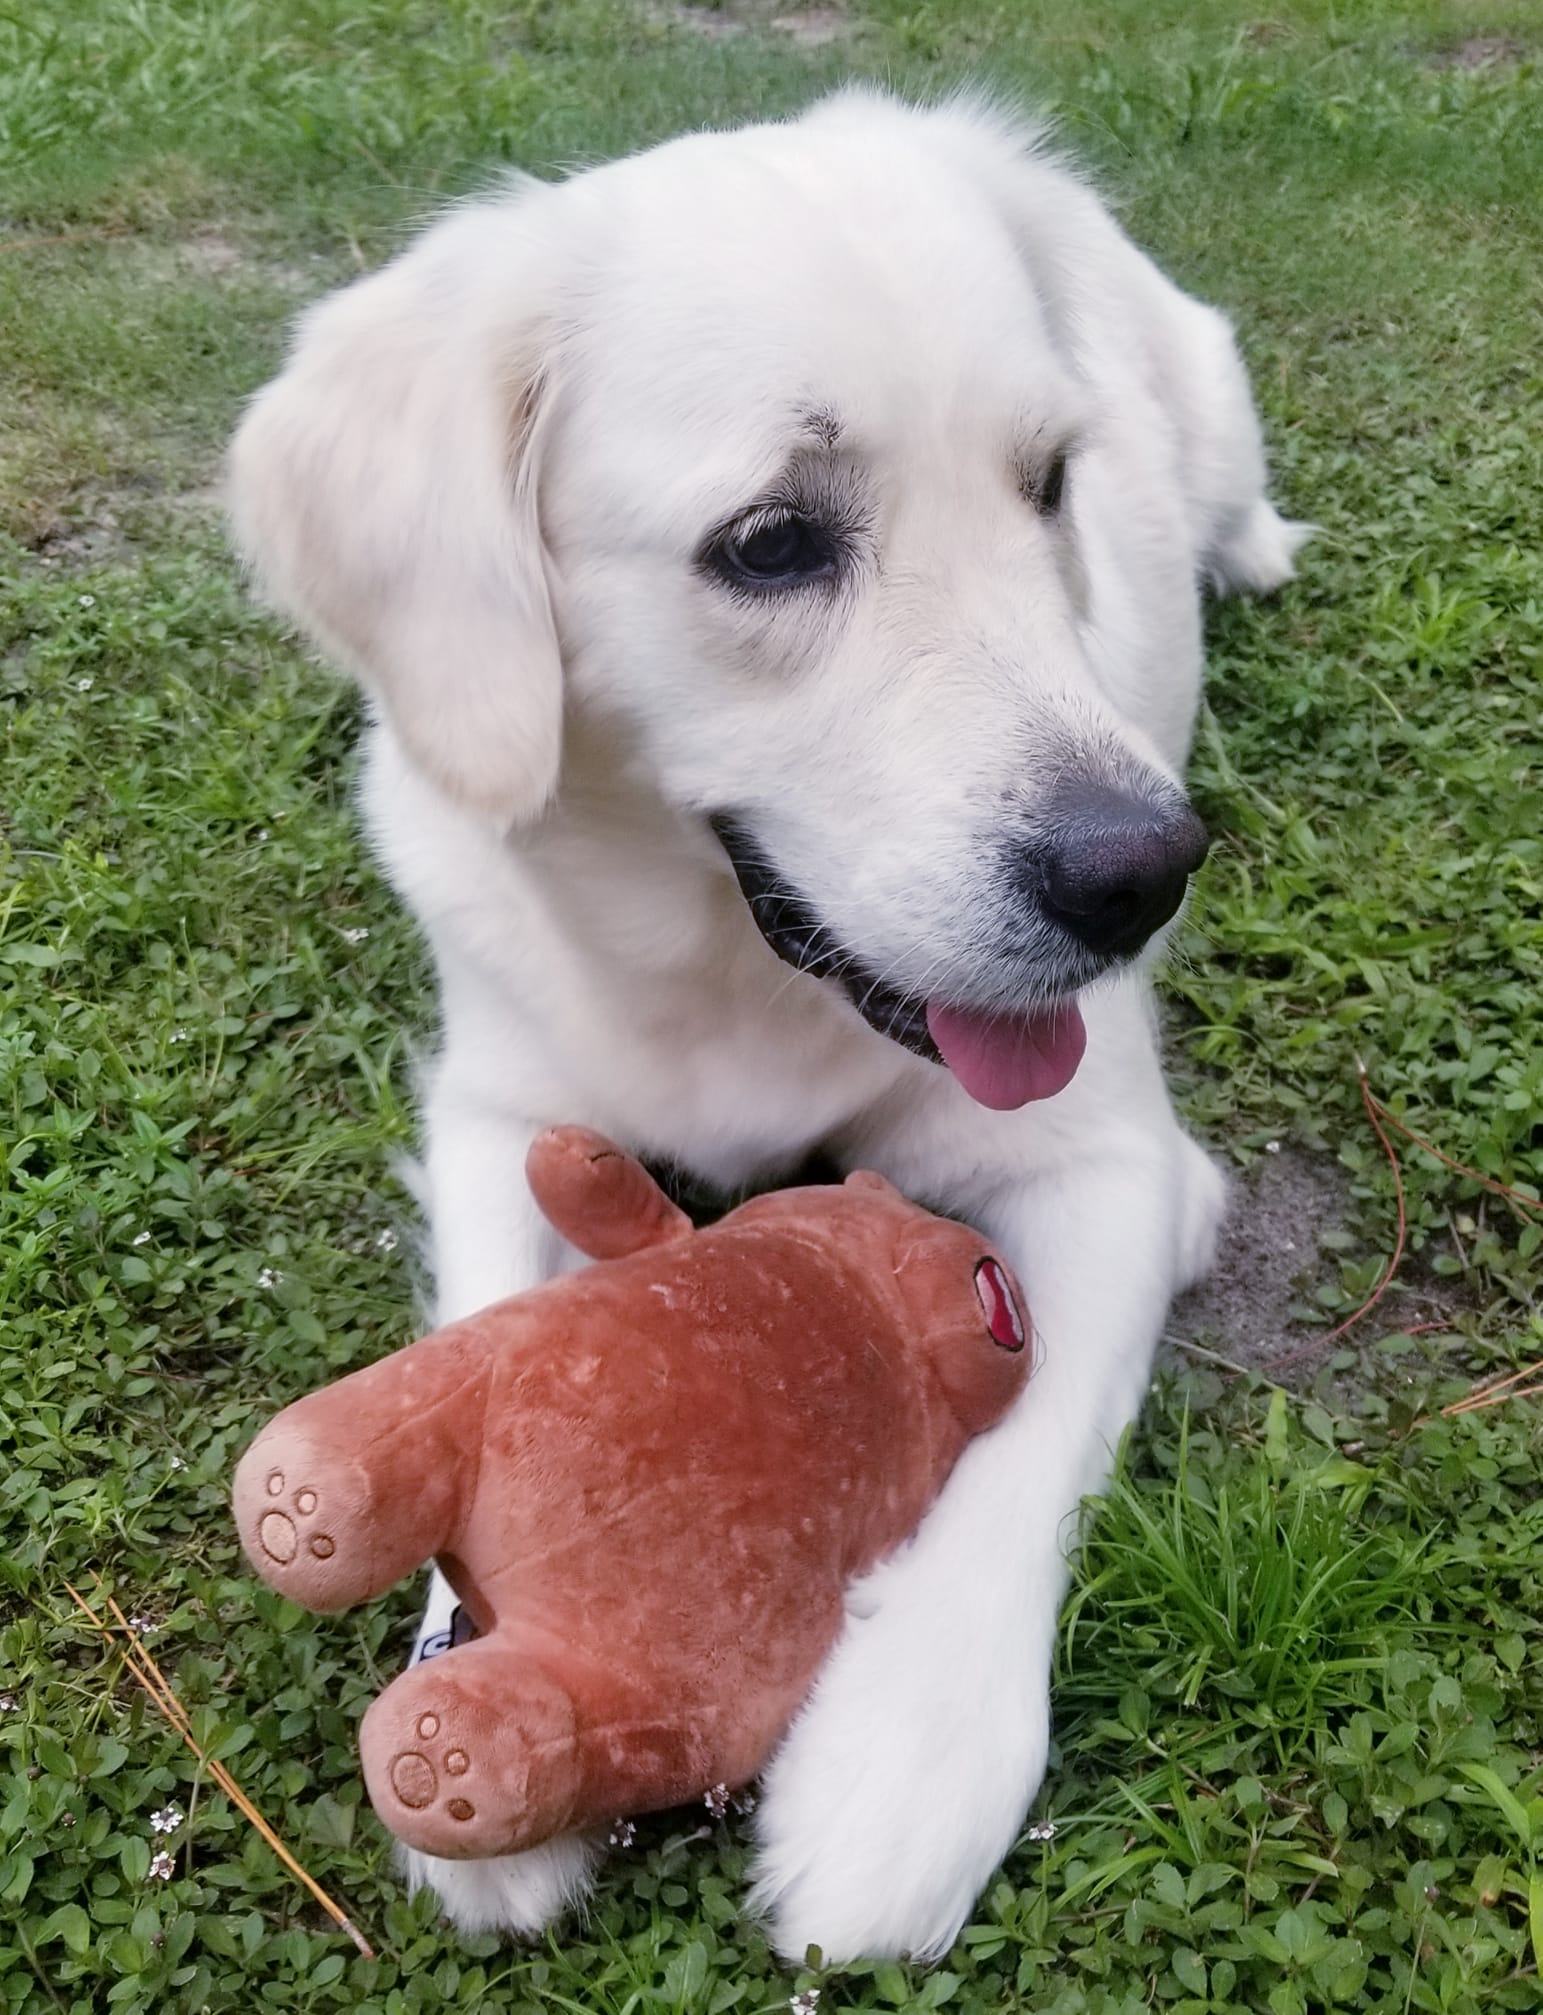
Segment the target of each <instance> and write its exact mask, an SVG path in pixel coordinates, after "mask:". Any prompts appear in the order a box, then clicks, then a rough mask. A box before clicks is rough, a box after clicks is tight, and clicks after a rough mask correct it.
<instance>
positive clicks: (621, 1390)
mask: <svg viewBox="0 0 1543 2015" xmlns="http://www.w3.org/2000/svg"><path fill="white" fill-rule="evenodd" d="M528 1172H529V1176H530V1181H531V1187H532V1190H533V1192H534V1194H535V1195H536V1197H537V1199H538V1201H539V1202H540V1204H541V1206H542V1208H543V1210H544V1211H545V1212H546V1214H547V1216H548V1217H549V1218H550V1220H551V1222H552V1223H553V1225H554V1226H555V1228H556V1229H557V1230H558V1231H560V1232H561V1233H562V1234H563V1235H564V1236H565V1237H566V1238H568V1239H569V1240H571V1241H572V1242H573V1243H574V1244H575V1245H577V1246H579V1247H580V1249H581V1250H583V1251H585V1252H587V1253H589V1254H590V1255H592V1256H593V1257H594V1258H596V1259H597V1260H598V1261H599V1262H600V1263H599V1264H597V1265H595V1266H592V1267H589V1268H587V1269H585V1270H583V1271H582V1272H580V1273H577V1274H570V1275H565V1276H563V1277H562V1278H560V1279H558V1280H555V1281H552V1282H549V1283H548V1284H547V1285H546V1286H544V1287H541V1288H538V1289H536V1290H534V1291H533V1292H531V1293H530V1294H526V1295H520V1296H516V1297H515V1298H514V1299H513V1300H511V1301H507V1302H503V1303H500V1304H499V1305H498V1306H497V1307H495V1308H492V1309H488V1310H485V1311H484V1312H483V1313H482V1314H481V1315H478V1316H474V1317H472V1318H470V1319H469V1320H468V1321H466V1322H462V1323H457V1324H454V1325H452V1326H451V1327H450V1328H448V1329H445V1330H442V1331H440V1332H439V1333H438V1334H437V1335H435V1336H432V1337H427V1338H425V1339H424V1340H423V1342H421V1343H418V1344H414V1345H413V1346H412V1347H411V1348H410V1349H408V1350H405V1351H401V1352H399V1353H398V1354H397V1355H396V1356H395V1357H392V1358H388V1359H386V1360H384V1361H383V1362H382V1363H380V1364H377V1365H373V1366H371V1367H370V1368H369V1369H368V1370H366V1371H362V1372H356V1373H354V1374H353V1375H352V1376H351V1377H349V1378H345V1379H343V1380H341V1381H340V1382H339V1383H338V1384H337V1385H335V1386H332V1387H330V1388H328V1389H327V1390H326V1391H324V1392H320V1393H315V1394H312V1395H311V1397H310V1398H308V1399H304V1400H301V1401H299V1402H298V1403H297V1404H296V1405H294V1406H292V1407H289V1408H288V1409H286V1411H285V1412H284V1413H282V1414H281V1415H280V1416H279V1417H278V1419H277V1420H275V1421H273V1422H271V1423H270V1424H269V1426H268V1427H267V1428H265V1429H264V1431H263V1432H262V1434H260V1435H259V1436H258V1438H257V1440H256V1441H255V1442H254V1443H253V1445H252V1447H251V1448H250V1449H249V1450H248V1451H247V1453H246V1455H245V1456H244V1457H243V1459H242V1462H241V1464H240V1467H239V1469H238V1471H237V1475H236V1488H235V1507H236V1516H237V1521H238V1524H239V1527H240V1531H241V1537H242V1543H243V1545H244V1546H245V1548H246V1550H247V1553H248V1556H249V1557H250V1559H251V1560H252V1563H253V1565H254V1566H255V1567H256V1568H257V1569H258V1571H259V1572H260V1573H261V1574H262V1575H263V1576H264V1578H265V1579H266V1580H268V1581H270V1582H271V1583H272V1584H273V1585H274V1586H275V1587H277V1588H280V1589H282V1590H283V1591H284V1592H285V1593H286V1594H288V1595H290V1596H292V1597H293V1598H294V1599H295V1600H297V1601H300V1602H303V1603H305V1604H306V1605H307V1606H309V1607H311V1608H316V1609H339V1608H346V1607H348V1606H349V1605H350V1604H352V1603H354V1602H358V1601H362V1600H364V1599H366V1598H367V1597H369V1596H371V1595H375V1594H379V1593H381V1592H383V1591H384V1590H385V1589H387V1588H389V1587H390V1586H391V1585H392V1584H393V1582H395V1581H397V1580H398V1579H400V1578H401V1577H402V1576H403V1575H404V1574H406V1573H409V1572H411V1570H412V1569H413V1568H415V1567H418V1566H421V1565H422V1564H423V1563H424V1562H425V1561H426V1560H427V1559H429V1558H430V1557H431V1556H435V1557H437V1558H438V1559H439V1561H440V1564H441V1566H442V1567H443V1568H444V1570H445V1572H446V1573H447V1575H448V1576H449V1578H450V1580H451V1582H452V1584H453V1585H454V1586H455V1588H456V1591H457V1594H458V1595H459V1596H460V1598H461V1600H462V1602H463V1604H464V1605H465V1607H466V1610H467V1612H468V1613H469V1615H470V1617H471V1618H472V1620H473V1622H474V1624H475V1628H476V1630H477V1633H478V1634H477V1636H476V1637H475V1638H474V1640H473V1641H471V1642H469V1643H465V1644H462V1645H460V1646H458V1647H457V1648H456V1649H455V1650H452V1651H449V1652H447V1653H445V1654H444V1656H442V1657H441V1658H438V1659H435V1660H433V1661H431V1662H429V1663H426V1664H420V1665H418V1666H416V1667H414V1668H413V1669H412V1670H410V1671H408V1672H406V1673H404V1674H403V1675H402V1676H401V1677H400V1678H399V1679H397V1680H396V1681H395V1682H394V1683H393V1684H392V1685H391V1686H390V1687H388V1688H387V1690H386V1692H385V1693H384V1694H383V1695H382V1696H381V1697H380V1699H379V1700H377V1701H376V1703H375V1705H374V1706H373V1707H372V1708H371V1710H370V1712H369V1714H368V1715H367V1716H366V1718H365V1724H364V1730H363V1733H362V1737H361V1748H362V1752H363V1757H364V1765H365V1776H366V1779H367V1782H368V1784H369V1788H370V1795H371V1797H372V1799H373V1800H374V1803H375V1806H376V1809H377V1810H378V1811H379V1812H380V1814H381V1816H382V1817H383V1818H384V1819H385V1821H386V1823H387V1824H388V1825H389V1826H390V1827H391V1828H392V1830H393V1831H394V1832H396V1833H397V1834H399V1835H400V1837H401V1838H403V1839H404V1840H407V1841H408V1842H409V1843H410V1844H411V1845H414V1846H417V1847H421V1848H423V1849H425V1850H426V1851H428V1852H430V1853H435V1854H444V1855H459V1856H467V1855H483V1854H495V1853H501V1852H505V1851H509V1850H511V1849H514V1848H519V1847H527V1846H531V1845H533V1844H535V1843H536V1842H537V1841H539V1840H541V1839H543V1838H545V1837H547V1836H548V1835H550V1834H552V1833H554V1832H557V1831H560V1830H565V1829H568V1828H571V1827H574V1826H579V1825H584V1824H587V1823H590V1822H593V1821H596V1820H602V1819H607V1818H610V1817H612V1816H614V1815H616V1814H617V1813H621V1812H629V1811H641V1810H647V1809H651V1808H654V1807H657V1806H661V1805H667V1804H673V1803H676V1802H678V1801H680V1800H682V1799H685V1798H689V1797H692V1796H695V1795H700V1794H701V1793H702V1792H703V1791H705V1790H706V1789H708V1788H709V1787H711V1786H713V1785H716V1784H728V1785H732V1784H737V1783H742V1782H744V1781H745V1780H746V1779H747V1778H749V1777H751V1776H753V1775H754V1774H755V1772H756V1771H757V1770H758V1769H759V1768H760V1767H761V1766H762V1764H763V1763H764V1762H765V1761H766V1759H767V1757H768V1755H769V1753H770V1751H771V1749H772V1747H773V1746H774V1745H775V1743H776V1741H777V1740H778V1738H779V1737H780V1735H781V1734H782V1732H783V1730H784V1729H785V1728H786V1726H787V1724H788V1722H789V1720H790V1719H791V1718H792V1715H793V1714H794V1713H795V1712H796V1711H797V1708H798V1707H799V1705H800V1704H801V1702H802V1700H803V1699H804V1697H805V1695H806V1693H807V1691H808V1688H809V1686H810V1684H811V1682H812V1680H813V1678H814V1676H815V1673H816V1671H817V1670H818V1667H819V1664H820V1661H821V1660H822V1658H823V1657H824V1655H825V1653H826V1652H827V1651H828V1650H829V1648H830V1645H831V1643H832V1642H833V1641H834V1638H835V1635H836V1633H837V1631H838V1630H839V1628H840V1624H841V1617H842V1601H843V1593H844V1589H845V1587H846V1585H847V1583H848V1581H849V1580H850V1578H851V1577H852V1576H854V1575H857V1574H860V1573H862V1572H863V1571H864V1570H866V1569H867V1568H868V1567H871V1566H872V1565H873V1564H874V1563H875V1562H876V1561H877V1560H879V1559H880V1558H882V1556H883V1555H884V1554H885V1553H886V1552H888V1551H890V1550H891V1549H892V1548H893V1547H895V1546H896V1545H898V1544H899V1543H900V1542H901V1541H902V1540H903V1539H905V1538H906V1537H907V1536H908V1534H909V1533H910V1532H911V1531H913V1530H914V1528H915V1526H916V1524H917V1522H918V1521H919V1519H920V1518H921V1517H922V1515H923V1513H924V1512H925V1511H926V1509H927V1506H928V1505H929V1504H930V1502H931V1500H932V1498H933V1497H934V1496H935V1495H936V1493H937V1491H938V1490H939V1489H940V1488H941V1487H942V1484H943V1481H944V1479H945V1478H946V1476H947V1474H948V1471H949V1469H950V1468H951V1467H952V1465H953V1462H954V1461H955V1459H956V1458H957V1456H958V1454H959V1453H960V1451H961V1449H962V1448H963V1447H964V1445H965V1442H966V1440H967V1439H968V1437H969V1436H970V1435H971V1434H974V1433H979V1432H980V1431H982V1430H983V1429H985V1428H987V1427H989V1426H990V1425H991V1424H992V1423H993V1422H995V1421H996V1420H998V1419H999V1418H1000V1417H1001V1415H1002V1414H1003V1413H1004V1412H1005V1411H1006V1409H1007V1407H1008V1406H1009V1405H1010V1404H1011V1403H1012V1401H1013V1399H1014V1398H1015V1396H1016V1395H1017V1393H1018V1391H1019V1389H1020V1388H1021V1386H1022V1384H1023V1380H1024V1378H1025V1377H1026V1375H1027V1372H1028V1368H1029V1366H1028V1359H1029V1355H1030V1352H1029V1342H1030V1336H1029V1329H1028V1324H1027V1321H1026V1318H1025V1316H1024V1314H1023V1310H1022V1304H1021V1301H1020V1299H1019V1295H1018V1290H1017V1287H1016V1285H1015V1283H1014V1282H1013V1280H1012V1277H1011V1275H1010V1273H1009V1272H1008V1269H1007V1268H1006V1266H1005V1264H1004V1263H1003V1261H1002V1259H1001V1256H1000V1255H999V1254H998V1253H996V1252H995V1251H994V1250H993V1249H992V1247H991V1246H990V1245H989V1244H988V1243H987V1242H986V1241H985V1240H983V1239H982V1238H980V1236H979V1235H978V1234H977V1233H975V1232H973V1231H971V1230H969V1229H968V1227H966V1226H964V1225H960V1224H956V1223H953V1222H951V1221H949V1220H947V1219H943V1218H938V1217H934V1216H932V1215H931V1214H930V1213H929V1212H927V1211H924V1210H922V1209H920V1208H919V1207H918V1206H916V1205H915V1204H912V1203H909V1202H907V1201H906V1199H905V1198H904V1197H902V1196H901V1195H900V1194H899V1192H898V1191H897V1190H895V1189H893V1188H892V1187H891V1185H890V1184H889V1183H887V1182H886V1181H885V1180H884V1179H883V1178H882V1177H881V1176H877V1175H872V1174H866V1173H860V1174H856V1175H853V1176H851V1177H849V1178H848V1179H847V1181H846V1182H845V1183H844V1184H842V1185H839V1186H831V1187H828V1188H818V1189H804V1190H789V1191H783V1192H780V1193H775V1194H773V1195H770V1196H765V1197H760V1198H757V1199H756V1200H755V1201H753V1202H751V1203H748V1204H745V1205H743V1206H742V1207H741V1208H740V1209H738V1210H736V1211H733V1212H731V1213H730V1214H729V1216H728V1217H726V1218H724V1219H723V1220H722V1221H721V1222H720V1223H719V1224H717V1225H715V1226H712V1227H710V1228H709V1229H708V1230H706V1231H701V1232H695V1231H693V1230H692V1229H691V1226H690V1224H689V1221H688V1220H687V1219H686V1218H685V1217H684V1215H683V1214H682V1213H681V1212H680V1211H678V1210H676V1208H675V1207H674V1205H673V1204H671V1203H670V1202H669V1201H668V1199H667V1198H666V1197H665V1196H664V1195H663V1193H662V1192H661V1191H660V1190H659V1189H658V1187H657V1186H656V1185H655V1184H654V1182H653V1180H652V1178H651V1177H649V1176H648V1175H647V1174H646V1172H645V1171H644V1170H643V1169H642V1167H641V1166H640V1165H639V1164H638V1163H637V1162H636V1161H634V1160H632V1158H631V1157H630V1156H627V1155H625V1154H623V1153H622V1152H621V1151H620V1150H619V1149H617V1148H615V1147H613V1146H612V1145H611V1144H610V1143H609V1142H608V1141H604V1140H602V1139H601V1138H600V1137H599V1136H597V1135H594V1134H589V1133H586V1132H584V1131H582V1130H581V1129H578V1128H562V1129H557V1130H554V1131H553V1132H552V1133H549V1134H546V1135H543V1136H542V1137H541V1139H540V1140H538V1141H537V1142H536V1144H535V1146H534V1147H533V1148H532V1150H531V1156H530V1163H529V1171H528ZM941 1623H942V1619H940V1625H941Z"/></svg>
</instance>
